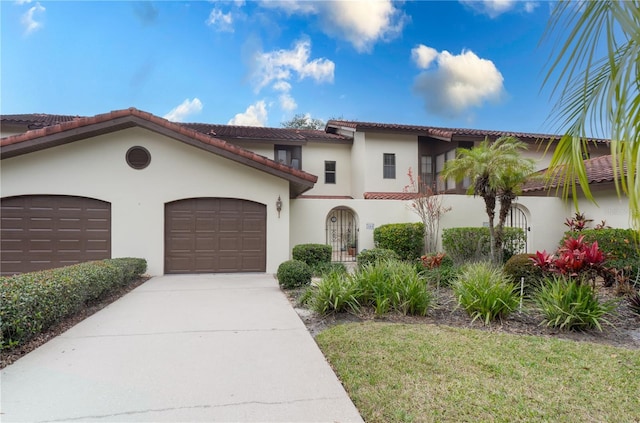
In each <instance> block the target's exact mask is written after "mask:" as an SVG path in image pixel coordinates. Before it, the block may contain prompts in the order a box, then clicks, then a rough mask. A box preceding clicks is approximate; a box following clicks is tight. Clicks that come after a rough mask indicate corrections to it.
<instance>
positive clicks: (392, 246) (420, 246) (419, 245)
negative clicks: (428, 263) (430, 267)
mask: <svg viewBox="0 0 640 423" xmlns="http://www.w3.org/2000/svg"><path fill="white" fill-rule="evenodd" d="M373 241H374V243H375V246H376V247H377V248H385V249H388V250H393V251H395V252H396V254H397V255H398V257H400V259H401V260H410V261H413V260H415V259H417V258H418V257H420V256H421V255H422V251H423V250H424V224H423V223H393V224H389V225H382V226H378V227H377V228H375V229H374V231H373Z"/></svg>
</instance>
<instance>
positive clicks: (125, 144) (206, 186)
mask: <svg viewBox="0 0 640 423" xmlns="http://www.w3.org/2000/svg"><path fill="white" fill-rule="evenodd" d="M134 145H139V146H143V147H145V148H147V149H148V150H149V152H150V153H151V164H150V165H149V167H147V168H146V169H143V170H134V169H132V168H130V167H129V166H128V165H127V163H126V161H125V154H126V152H127V150H128V149H129V148H130V147H132V146H134ZM0 171H1V176H2V178H1V182H0V189H1V193H2V196H3V197H8V196H14V195H25V194H59V195H76V196H83V197H91V198H96V199H99V200H103V201H108V202H110V203H111V224H112V229H111V234H112V250H111V251H112V257H126V256H132V257H143V258H145V259H147V261H148V273H149V274H151V275H159V274H162V273H163V271H164V205H165V203H167V202H170V201H174V200H178V199H185V198H193V197H228V198H238V199H245V200H251V201H255V202H258V203H262V204H266V206H267V272H269V273H272V272H275V271H276V270H277V266H278V265H279V264H280V263H281V262H282V261H284V260H286V259H287V258H288V255H289V213H290V210H291V209H290V207H289V183H288V182H287V181H285V180H283V179H281V178H277V177H275V176H273V175H270V174H267V173H265V172H261V171H259V170H255V169H253V168H250V167H247V166H244V165H241V164H239V163H236V162H232V161H230V160H228V159H224V158H221V157H219V156H216V155H214V154H212V153H209V152H206V151H204V150H200V149H197V148H194V147H191V146H189V145H186V144H184V143H182V142H179V141H175V140H173V139H170V138H166V137H164V136H160V135H157V134H155V133H152V132H150V131H147V130H144V129H141V128H131V129H126V130H123V131H118V132H115V133H112V134H107V135H102V136H98V137H94V138H90V139H86V140H82V141H77V142H74V143H71V144H67V145H64V146H59V147H55V148H50V149H47V150H42V151H38V152H35V153H30V154H26V155H22V156H18V157H14V158H11V159H5V160H3V161H2V166H1V167H0ZM278 196H280V197H281V199H282V201H283V203H284V206H283V210H282V213H281V216H280V218H278V215H277V212H276V210H275V202H276V199H277V198H278Z"/></svg>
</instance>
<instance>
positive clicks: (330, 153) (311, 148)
mask: <svg viewBox="0 0 640 423" xmlns="http://www.w3.org/2000/svg"><path fill="white" fill-rule="evenodd" d="M325 161H335V162H336V183H335V184H326V183H325V182H324V162H325ZM302 167H303V170H304V171H305V172H309V173H311V174H313V175H316V176H317V177H318V182H316V185H315V187H313V189H311V190H309V191H307V192H305V195H351V174H352V172H351V145H346V144H327V143H316V142H314V143H308V144H306V145H305V146H303V147H302Z"/></svg>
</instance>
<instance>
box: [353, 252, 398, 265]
mask: <svg viewBox="0 0 640 423" xmlns="http://www.w3.org/2000/svg"><path fill="white" fill-rule="evenodd" d="M399 259H400V257H398V255H397V254H396V252H395V251H393V250H387V249H385V248H372V249H370V250H364V251H362V252H361V253H360V254H358V257H356V260H357V262H358V267H359V268H362V267H364V266H366V265H369V264H375V263H377V262H379V261H387V260H399Z"/></svg>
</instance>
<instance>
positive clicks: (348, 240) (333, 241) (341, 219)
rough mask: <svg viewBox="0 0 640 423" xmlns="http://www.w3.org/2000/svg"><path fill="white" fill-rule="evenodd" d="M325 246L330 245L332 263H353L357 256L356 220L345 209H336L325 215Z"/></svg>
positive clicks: (351, 211) (352, 214) (350, 211)
mask: <svg viewBox="0 0 640 423" xmlns="http://www.w3.org/2000/svg"><path fill="white" fill-rule="evenodd" d="M325 228H326V237H327V244H329V245H331V250H332V252H333V256H332V261H355V260H356V255H357V254H358V219H357V216H356V214H355V212H354V211H353V210H351V209H349V208H347V207H336V208H334V209H332V210H331V211H330V212H329V214H328V215H327V221H326V226H325Z"/></svg>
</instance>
